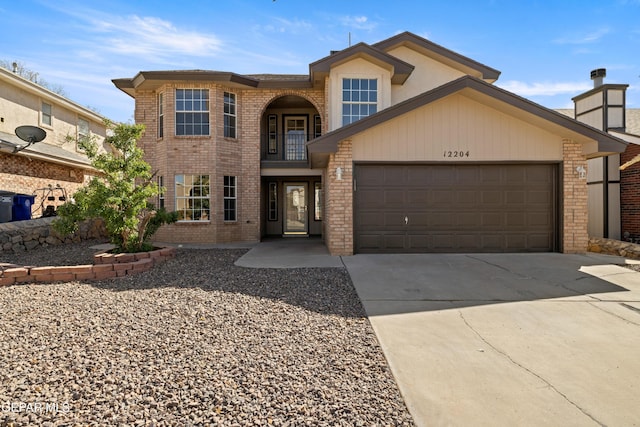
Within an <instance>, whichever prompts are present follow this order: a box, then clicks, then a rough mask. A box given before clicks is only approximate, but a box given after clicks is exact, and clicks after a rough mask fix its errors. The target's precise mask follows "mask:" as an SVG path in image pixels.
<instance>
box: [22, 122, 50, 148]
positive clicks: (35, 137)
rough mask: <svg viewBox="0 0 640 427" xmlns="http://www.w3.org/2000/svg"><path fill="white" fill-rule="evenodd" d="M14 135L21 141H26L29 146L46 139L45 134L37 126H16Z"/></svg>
mask: <svg viewBox="0 0 640 427" xmlns="http://www.w3.org/2000/svg"><path fill="white" fill-rule="evenodd" d="M16 135H17V136H18V138H20V139H21V140H23V141H27V142H28V143H29V145H31V144H35V143H36V142H40V141H42V140H43V139H45V138H46V137H47V132H45V130H44V129H41V128H39V127H37V126H29V125H25V126H18V127H17V128H16Z"/></svg>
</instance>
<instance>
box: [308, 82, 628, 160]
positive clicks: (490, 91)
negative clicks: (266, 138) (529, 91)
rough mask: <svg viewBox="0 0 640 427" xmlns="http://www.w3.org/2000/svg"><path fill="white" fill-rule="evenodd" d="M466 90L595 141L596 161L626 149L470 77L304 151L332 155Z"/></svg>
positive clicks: (593, 130) (603, 134)
mask: <svg viewBox="0 0 640 427" xmlns="http://www.w3.org/2000/svg"><path fill="white" fill-rule="evenodd" d="M467 88H469V89H471V90H473V91H477V92H480V93H481V94H484V95H486V96H489V97H491V98H494V99H497V100H498V101H501V102H504V103H506V104H508V105H511V106H513V107H515V108H518V109H520V110H523V111H525V112H527V113H529V114H533V115H535V116H537V117H540V118H541V119H543V120H546V121H549V122H552V123H554V124H556V125H558V126H561V127H563V128H566V129H568V130H570V131H572V132H575V133H577V134H580V135H582V136H584V137H586V138H588V139H591V140H594V141H596V142H597V143H598V150H597V153H594V155H593V156H596V157H597V156H600V155H606V154H613V153H621V152H623V151H624V150H625V149H626V145H627V142H625V141H624V140H622V139H620V138H617V137H615V136H613V135H610V134H608V133H606V132H603V131H600V130H598V129H596V128H593V127H591V126H588V125H586V124H584V123H581V122H578V121H576V120H574V119H572V118H570V117H568V116H565V115H564V114H561V113H558V112H556V111H553V110H550V109H547V108H545V107H542V106H541V105H538V104H536V103H534V102H531V101H529V100H527V99H525V98H521V97H519V96H517V95H515V94H513V93H511V92H508V91H506V90H504V89H500V88H498V87H496V86H494V85H491V84H489V83H487V82H485V81H483V80H481V79H478V78H475V77H471V76H464V77H461V78H459V79H457V80H453V81H451V82H449V83H446V84H444V85H442V86H439V87H437V88H435V89H433V90H430V91H428V92H425V93H423V94H420V95H418V96H416V97H413V98H410V99H408V100H406V101H404V102H401V103H399V104H396V105H394V106H392V107H389V108H387V109H385V110H382V111H380V112H378V113H376V114H373V115H371V116H369V117H365V118H364V119H361V120H358V121H357V122H354V123H351V124H349V125H347V126H344V127H341V128H339V129H336V130H334V131H332V132H329V133H327V134H325V135H323V136H320V137H318V138H316V139H314V140H313V141H311V142H310V143H309V144H308V145H307V149H308V150H309V153H311V154H316V153H335V152H337V150H338V144H339V143H340V141H343V140H345V139H348V138H350V137H352V136H353V135H355V134H357V133H359V132H362V131H364V130H366V129H369V128H371V127H373V126H376V125H378V124H381V123H383V122H385V121H387V120H390V119H392V118H394V117H397V116H399V115H402V114H404V113H406V112H408V111H411V110H413V109H415V108H419V107H421V106H423V105H427V104H429V103H431V102H434V101H436V100H438V99H441V98H444V97H446V96H449V95H451V94H454V93H457V92H460V91H462V90H464V89H467ZM593 156H591V157H593Z"/></svg>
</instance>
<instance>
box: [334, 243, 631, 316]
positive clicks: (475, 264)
mask: <svg viewBox="0 0 640 427" xmlns="http://www.w3.org/2000/svg"><path fill="white" fill-rule="evenodd" d="M343 259H344V262H345V265H346V266H347V269H348V271H349V275H350V276H351V279H352V280H353V282H354V285H355V287H356V289H357V291H358V295H359V296H360V299H361V300H362V301H363V303H364V305H365V309H366V310H367V314H368V315H369V316H377V315H385V314H399V313H410V312H421V311H429V310H439V309H443V308H459V307H470V306H476V305H486V304H498V303H506V302H516V301H533V300H544V299H551V298H566V297H579V296H584V295H588V294H601V293H609V292H620V291H626V289H624V288H621V287H619V286H616V285H614V284H612V283H610V282H608V281H605V280H602V279H600V278H598V277H594V276H593V275H591V274H588V273H586V272H584V271H583V270H582V268H583V267H584V266H590V265H600V264H610V263H619V264H623V263H624V259H623V258H620V257H610V256H599V255H595V254H588V255H565V254H557V253H543V254H397V255H355V256H353V257H344V258H343Z"/></svg>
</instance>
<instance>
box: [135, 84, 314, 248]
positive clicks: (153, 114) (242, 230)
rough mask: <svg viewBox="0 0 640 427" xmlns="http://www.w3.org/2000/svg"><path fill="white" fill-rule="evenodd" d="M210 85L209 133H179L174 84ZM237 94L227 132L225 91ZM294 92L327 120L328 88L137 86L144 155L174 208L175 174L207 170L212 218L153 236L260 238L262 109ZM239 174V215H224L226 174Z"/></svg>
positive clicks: (171, 238) (174, 226) (188, 239)
mask: <svg viewBox="0 0 640 427" xmlns="http://www.w3.org/2000/svg"><path fill="white" fill-rule="evenodd" d="M177 88H181V89H183V88H194V89H196V88H197V89H209V99H210V104H209V122H210V125H211V135H210V136H175V110H174V106H175V99H174V98H175V89H177ZM224 92H231V93H235V94H236V102H237V138H235V139H232V138H225V137H224V120H223V113H222V112H223V111H224V110H223V93H224ZM158 93H163V94H164V137H163V138H158V132H157V126H158V124H157V111H158V110H157V96H158ZM286 95H294V96H300V97H302V98H304V99H306V100H308V101H309V102H311V103H312V104H313V105H314V107H315V108H316V109H317V111H318V112H319V113H318V114H320V115H321V117H322V122H323V125H324V124H325V123H326V120H325V119H326V114H325V113H324V111H325V101H324V99H325V98H324V91H323V90H317V89H307V90H290V89H287V90H276V89H242V90H240V89H238V88H231V87H225V86H223V85H220V84H215V83H210V82H201V83H197V84H196V83H193V84H191V83H189V84H186V83H185V84H183V83H173V84H166V85H164V86H162V87H161V88H159V89H158V90H157V91H137V93H136V107H135V120H136V122H137V123H143V124H145V125H146V131H145V134H144V136H143V137H142V139H141V140H140V146H141V147H142V148H143V150H144V151H145V160H146V161H147V162H148V163H149V164H151V167H152V170H153V171H154V172H155V173H156V174H157V175H158V176H163V177H164V184H165V188H166V193H165V207H166V208H167V209H168V210H175V189H174V185H175V184H174V177H175V175H178V174H201V175H209V179H210V185H211V194H210V197H211V218H210V220H209V221H202V222H178V223H175V224H171V225H166V226H163V227H161V229H160V230H158V232H157V233H156V235H155V236H154V240H156V241H158V242H168V243H227V242H241V241H242V242H255V241H259V240H260V238H261V229H260V224H261V215H263V213H262V209H261V208H262V205H261V198H260V194H261V188H260V186H261V179H260V148H261V147H260V136H261V135H260V134H261V119H262V116H263V114H264V111H265V110H266V108H267V107H268V106H269V104H270V103H271V102H272V101H274V100H275V99H277V98H279V97H282V96H286ZM224 176H236V177H237V182H236V184H237V219H236V221H233V222H227V221H224V213H223V179H224Z"/></svg>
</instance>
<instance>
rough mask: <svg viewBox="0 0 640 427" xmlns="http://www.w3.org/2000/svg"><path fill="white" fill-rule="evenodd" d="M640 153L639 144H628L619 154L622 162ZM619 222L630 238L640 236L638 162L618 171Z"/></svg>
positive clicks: (639, 171)
mask: <svg viewBox="0 0 640 427" xmlns="http://www.w3.org/2000/svg"><path fill="white" fill-rule="evenodd" d="M639 154H640V146H638V145H635V144H629V145H628V146H627V149H626V150H625V152H624V153H622V154H621V155H620V163H621V164H624V163H626V162H628V161H629V160H631V159H633V158H634V157H635V156H637V155H639ZM620 222H621V226H622V228H621V231H622V234H623V236H624V233H627V232H628V233H629V234H630V237H632V238H639V237H640V163H636V164H634V165H631V166H629V167H628V168H626V169H625V170H623V171H620Z"/></svg>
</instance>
